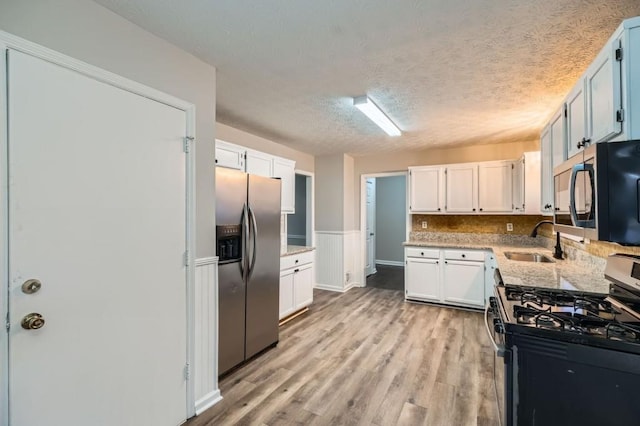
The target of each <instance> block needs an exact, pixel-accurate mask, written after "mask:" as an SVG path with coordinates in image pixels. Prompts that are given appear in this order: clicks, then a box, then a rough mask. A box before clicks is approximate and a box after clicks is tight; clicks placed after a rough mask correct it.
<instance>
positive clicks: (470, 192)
mask: <svg viewBox="0 0 640 426" xmlns="http://www.w3.org/2000/svg"><path fill="white" fill-rule="evenodd" d="M445 173H446V192H445V193H446V201H445V204H446V205H445V207H446V209H447V212H448V213H473V212H477V211H478V164H477V163H469V164H457V165H453V166H449V167H447V168H446V170H445Z"/></svg>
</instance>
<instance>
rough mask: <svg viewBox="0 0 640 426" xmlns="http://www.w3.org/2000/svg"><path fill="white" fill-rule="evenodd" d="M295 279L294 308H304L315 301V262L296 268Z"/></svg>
mask: <svg viewBox="0 0 640 426" xmlns="http://www.w3.org/2000/svg"><path fill="white" fill-rule="evenodd" d="M295 271H296V272H295V274H294V280H293V305H294V309H295V310H298V309H302V308H304V307H305V306H309V305H310V304H311V302H313V264H307V265H304V266H301V267H300V268H297V269H295Z"/></svg>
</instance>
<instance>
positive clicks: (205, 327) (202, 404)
mask: <svg viewBox="0 0 640 426" xmlns="http://www.w3.org/2000/svg"><path fill="white" fill-rule="evenodd" d="M194 314H195V342H194V365H193V368H192V369H191V372H192V377H193V381H194V387H195V393H194V395H195V401H196V415H198V414H200V413H202V412H203V411H204V410H206V409H207V408H209V407H211V406H212V405H214V404H215V403H216V402H218V401H219V400H220V399H222V398H221V397H220V390H219V389H218V258H217V257H207V258H201V259H196V273H195V313H194Z"/></svg>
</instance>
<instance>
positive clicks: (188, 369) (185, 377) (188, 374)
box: [184, 363, 191, 380]
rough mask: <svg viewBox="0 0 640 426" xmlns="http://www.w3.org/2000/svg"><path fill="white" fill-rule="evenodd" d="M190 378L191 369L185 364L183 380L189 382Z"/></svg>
mask: <svg viewBox="0 0 640 426" xmlns="http://www.w3.org/2000/svg"><path fill="white" fill-rule="evenodd" d="M190 378H191V368H190V366H189V363H186V364H185V365H184V379H185V380H189V379H190Z"/></svg>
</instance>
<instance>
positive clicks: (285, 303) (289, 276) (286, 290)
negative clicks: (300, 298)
mask: <svg viewBox="0 0 640 426" xmlns="http://www.w3.org/2000/svg"><path fill="white" fill-rule="evenodd" d="M293 271H294V270H293V269H287V270H286V271H282V272H280V316H279V318H280V319H282V318H284V317H286V316H287V315H289V314H291V313H293V311H294V310H295V304H294V299H293V281H294V275H295V272H293Z"/></svg>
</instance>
